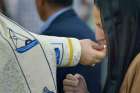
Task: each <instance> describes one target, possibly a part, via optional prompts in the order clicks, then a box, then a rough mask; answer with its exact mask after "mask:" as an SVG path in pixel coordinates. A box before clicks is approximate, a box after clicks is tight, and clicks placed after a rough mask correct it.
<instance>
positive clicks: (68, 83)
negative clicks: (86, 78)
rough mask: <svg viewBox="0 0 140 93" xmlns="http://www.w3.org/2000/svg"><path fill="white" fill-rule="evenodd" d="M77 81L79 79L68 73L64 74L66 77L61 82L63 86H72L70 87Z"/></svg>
mask: <svg viewBox="0 0 140 93" xmlns="http://www.w3.org/2000/svg"><path fill="white" fill-rule="evenodd" d="M78 83H79V80H78V79H76V78H75V77H74V76H73V75H72V74H68V75H67V76H66V79H65V80H64V81H63V84H64V85H65V86H72V87H76V86H77V85H78Z"/></svg>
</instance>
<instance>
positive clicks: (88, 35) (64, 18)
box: [42, 9, 101, 93]
mask: <svg viewBox="0 0 140 93" xmlns="http://www.w3.org/2000/svg"><path fill="white" fill-rule="evenodd" d="M42 34H43V35H50V36H63V37H75V38H78V39H91V40H94V41H95V35H94V33H93V32H92V31H91V29H89V27H88V26H87V25H86V24H85V23H84V22H83V21H82V20H81V19H80V18H79V17H78V16H77V15H76V13H75V12H74V11H73V10H72V9H70V10H68V11H66V12H64V13H62V14H61V15H59V16H58V17H57V18H56V19H55V20H54V21H53V22H52V23H51V25H50V26H49V27H48V29H46V30H45V31H44V32H43V33H42ZM69 73H72V74H76V73H79V74H81V75H83V76H84V77H85V79H86V82H87V86H88V89H89V91H90V92H91V93H100V90H101V89H100V65H97V66H96V67H89V66H83V65H80V64H79V65H78V66H76V67H71V68H58V69H57V85H58V93H63V85H62V83H63V80H64V78H65V76H66V74H69Z"/></svg>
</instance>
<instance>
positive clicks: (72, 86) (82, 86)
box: [63, 74, 89, 93]
mask: <svg viewBox="0 0 140 93" xmlns="http://www.w3.org/2000/svg"><path fill="white" fill-rule="evenodd" d="M63 85H64V93H89V92H88V89H87V85H86V82H85V79H84V77H83V76H81V75H80V74H76V75H72V74H68V75H67V76H66V79H65V80H64V81H63Z"/></svg>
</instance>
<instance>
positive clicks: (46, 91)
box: [43, 87, 54, 93]
mask: <svg viewBox="0 0 140 93" xmlns="http://www.w3.org/2000/svg"><path fill="white" fill-rule="evenodd" d="M43 93H54V92H52V91H49V89H48V88H47V87H44V89H43Z"/></svg>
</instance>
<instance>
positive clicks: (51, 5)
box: [36, 0, 73, 20]
mask: <svg viewBox="0 0 140 93" xmlns="http://www.w3.org/2000/svg"><path fill="white" fill-rule="evenodd" d="M72 4H73V0H36V6H37V10H38V13H39V15H40V18H41V19H42V20H46V19H47V18H46V15H48V14H51V13H52V12H54V11H56V10H59V9H60V8H64V7H68V6H72Z"/></svg>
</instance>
